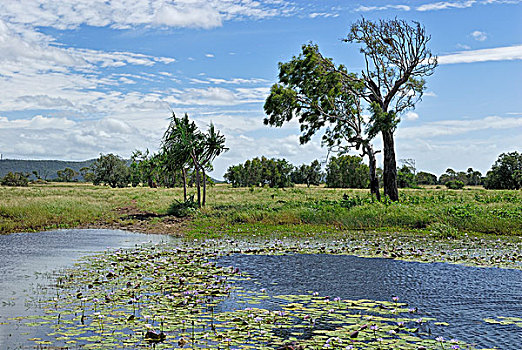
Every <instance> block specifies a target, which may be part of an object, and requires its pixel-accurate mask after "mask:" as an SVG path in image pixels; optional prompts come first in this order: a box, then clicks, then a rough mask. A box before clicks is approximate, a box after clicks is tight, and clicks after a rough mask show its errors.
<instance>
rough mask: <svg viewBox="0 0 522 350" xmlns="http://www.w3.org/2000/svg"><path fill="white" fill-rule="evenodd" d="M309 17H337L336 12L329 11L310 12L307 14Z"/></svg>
mask: <svg viewBox="0 0 522 350" xmlns="http://www.w3.org/2000/svg"><path fill="white" fill-rule="evenodd" d="M308 17H310V18H317V17H323V18H328V17H332V18H336V17H339V14H338V13H331V12H312V13H310V14H309V15H308Z"/></svg>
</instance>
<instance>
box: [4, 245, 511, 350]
mask: <svg viewBox="0 0 522 350" xmlns="http://www.w3.org/2000/svg"><path fill="white" fill-rule="evenodd" d="M195 243H196V244H194V242H192V243H191V244H182V243H181V242H180V244H179V245H178V246H169V245H148V246H147V245H145V246H141V247H137V248H135V249H130V250H121V249H120V250H116V251H107V252H105V253H103V254H99V255H96V256H92V257H89V258H87V259H85V260H84V261H83V262H82V263H81V264H78V265H77V266H76V267H75V268H73V269H70V270H67V271H65V272H64V273H63V274H62V275H61V276H60V277H59V278H58V279H57V280H56V285H55V286H54V287H55V292H56V294H55V295H53V296H52V297H50V298H47V299H45V300H43V301H42V302H41V304H40V307H41V308H42V309H43V312H42V313H41V314H40V315H35V316H29V317H19V318H14V319H11V322H13V321H16V322H20V323H23V324H25V326H28V327H38V330H39V333H38V336H37V337H35V336H33V335H31V336H33V337H32V338H29V339H27V342H29V343H32V344H34V345H35V346H42V347H43V346H54V347H56V346H58V347H60V346H61V347H69V348H73V347H74V348H82V349H124V348H150V347H153V348H156V349H171V348H177V347H179V348H183V347H185V348H212V349H263V348H266V349H326V348H332V349H446V348H448V349H451V348H453V349H458V348H460V349H471V347H470V346H469V345H466V344H464V343H462V342H458V341H456V340H452V341H442V340H441V339H443V338H438V339H435V337H434V335H432V334H431V326H432V325H437V324H442V323H441V322H437V321H436V320H434V319H431V318H426V317H421V316H420V315H418V314H416V309H410V308H408V307H407V305H406V304H403V303H401V302H400V300H399V298H398V297H392V296H390V300H389V301H375V300H365V299H364V300H342V299H340V298H330V297H326V296H321V295H318V294H317V293H312V292H311V293H309V294H304V295H268V294H267V293H266V291H265V290H264V289H261V290H259V291H252V290H243V289H241V288H240V287H239V286H238V284H237V282H238V281H239V280H240V279H245V278H248V276H245V275H243V274H242V273H241V271H239V270H238V269H237V268H234V267H222V266H218V265H217V264H216V262H215V260H216V258H217V257H219V255H221V254H225V253H226V254H228V253H230V252H231V251H233V250H234V249H228V250H227V249H225V248H224V245H225V246H229V248H232V247H235V249H236V250H241V251H242V250H243V248H240V247H239V243H238V242H233V241H228V242H217V241H207V242H195ZM267 244H269V245H271V251H272V252H284V251H286V249H279V248H281V247H280V246H281V244H282V243H280V242H272V243H267ZM287 248H291V247H287ZM260 249H261V248H249V249H246V248H245V250H247V251H246V252H247V253H252V254H253V253H259V252H260ZM261 251H262V249H261ZM290 251H292V249H290ZM232 292H233V296H232V297H234V298H236V299H237V300H236V301H237V303H236V304H237V305H242V307H234V308H228V309H227V307H226V306H225V304H226V303H224V301H225V300H226V299H227V298H229V297H230V296H231V293H232ZM267 299H271V300H274V301H275V304H274V305H277V307H270V308H267V307H264V306H263V305H265V304H264V303H263V301H265V300H267ZM243 306H244V307H243ZM508 321H509V320H508ZM42 330H48V331H46V332H45V333H43V335H41V334H42V332H41V331H42ZM17 337H19V338H20V342H24V343H27V342H25V341H24V340H23V339H22V338H23V335H22V334H19V335H17ZM27 337H29V336H27Z"/></svg>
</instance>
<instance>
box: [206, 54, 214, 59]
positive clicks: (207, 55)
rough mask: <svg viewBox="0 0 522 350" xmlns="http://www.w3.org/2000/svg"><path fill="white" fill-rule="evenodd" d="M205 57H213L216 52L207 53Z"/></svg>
mask: <svg viewBox="0 0 522 350" xmlns="http://www.w3.org/2000/svg"><path fill="white" fill-rule="evenodd" d="M205 57H208V58H213V57H214V54H211V53H207V54H205Z"/></svg>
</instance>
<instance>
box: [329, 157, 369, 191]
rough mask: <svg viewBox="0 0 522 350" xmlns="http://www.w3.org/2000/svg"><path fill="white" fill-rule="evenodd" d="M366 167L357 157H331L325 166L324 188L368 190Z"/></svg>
mask: <svg viewBox="0 0 522 350" xmlns="http://www.w3.org/2000/svg"><path fill="white" fill-rule="evenodd" d="M369 184H370V179H369V175H368V166H367V165H366V164H364V163H363V161H362V158H361V157H358V156H350V155H341V156H339V157H332V158H331V159H330V161H329V162H328V164H327V165H326V186H327V187H339V188H368V186H369Z"/></svg>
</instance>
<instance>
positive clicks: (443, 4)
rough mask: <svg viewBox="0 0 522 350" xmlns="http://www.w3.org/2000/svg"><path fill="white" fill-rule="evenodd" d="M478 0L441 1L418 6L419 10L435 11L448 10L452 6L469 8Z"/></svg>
mask: <svg viewBox="0 0 522 350" xmlns="http://www.w3.org/2000/svg"><path fill="white" fill-rule="evenodd" d="M476 2H477V1H476V0H467V1H440V2H435V3H430V4H424V5H421V6H418V7H417V8H416V10H417V11H433V10H446V9H452V8H467V7H471V6H473V5H474V4H475V3H476Z"/></svg>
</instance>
